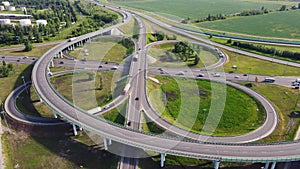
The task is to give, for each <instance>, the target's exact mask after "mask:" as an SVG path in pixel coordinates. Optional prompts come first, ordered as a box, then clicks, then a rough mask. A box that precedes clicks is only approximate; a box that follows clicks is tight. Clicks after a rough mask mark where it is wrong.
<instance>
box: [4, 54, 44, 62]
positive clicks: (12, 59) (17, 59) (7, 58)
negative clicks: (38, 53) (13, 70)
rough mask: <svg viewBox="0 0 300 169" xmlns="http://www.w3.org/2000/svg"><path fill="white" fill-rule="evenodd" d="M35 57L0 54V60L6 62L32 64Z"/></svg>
mask: <svg viewBox="0 0 300 169" xmlns="http://www.w3.org/2000/svg"><path fill="white" fill-rule="evenodd" d="M37 59H38V58H37V57H28V56H8V55H0V61H5V62H8V63H20V64H33V63H35V62H36V60H37Z"/></svg>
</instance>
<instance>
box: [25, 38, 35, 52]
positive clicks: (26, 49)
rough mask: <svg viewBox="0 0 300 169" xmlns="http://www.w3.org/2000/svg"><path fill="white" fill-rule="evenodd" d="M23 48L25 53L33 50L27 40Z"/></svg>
mask: <svg viewBox="0 0 300 169" xmlns="http://www.w3.org/2000/svg"><path fill="white" fill-rule="evenodd" d="M24 46H25V49H24V51H25V52H28V51H31V50H32V49H33V45H32V44H31V42H30V41H29V40H26V41H25V42H24Z"/></svg>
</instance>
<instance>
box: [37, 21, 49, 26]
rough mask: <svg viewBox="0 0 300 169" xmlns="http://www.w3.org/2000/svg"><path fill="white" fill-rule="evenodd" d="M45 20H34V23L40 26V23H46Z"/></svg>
mask: <svg viewBox="0 0 300 169" xmlns="http://www.w3.org/2000/svg"><path fill="white" fill-rule="evenodd" d="M47 23H48V22H47V20H36V25H37V26H40V25H47Z"/></svg>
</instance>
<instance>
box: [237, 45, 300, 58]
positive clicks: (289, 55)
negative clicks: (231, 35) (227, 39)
mask: <svg viewBox="0 0 300 169" xmlns="http://www.w3.org/2000/svg"><path fill="white" fill-rule="evenodd" d="M232 45H233V46H236V47H240V48H244V49H249V50H255V51H258V52H261V53H265V54H271V55H275V56H279V57H283V58H289V59H293V60H300V53H299V52H291V51H288V50H283V51H282V50H278V49H275V48H270V47H265V46H262V45H254V44H251V43H246V42H236V41H235V42H233V43H232Z"/></svg>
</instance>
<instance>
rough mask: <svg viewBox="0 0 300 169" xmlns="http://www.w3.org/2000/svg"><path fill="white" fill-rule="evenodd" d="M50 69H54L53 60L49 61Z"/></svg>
mask: <svg viewBox="0 0 300 169" xmlns="http://www.w3.org/2000/svg"><path fill="white" fill-rule="evenodd" d="M50 67H54V62H53V59H52V60H51V61H50Z"/></svg>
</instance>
